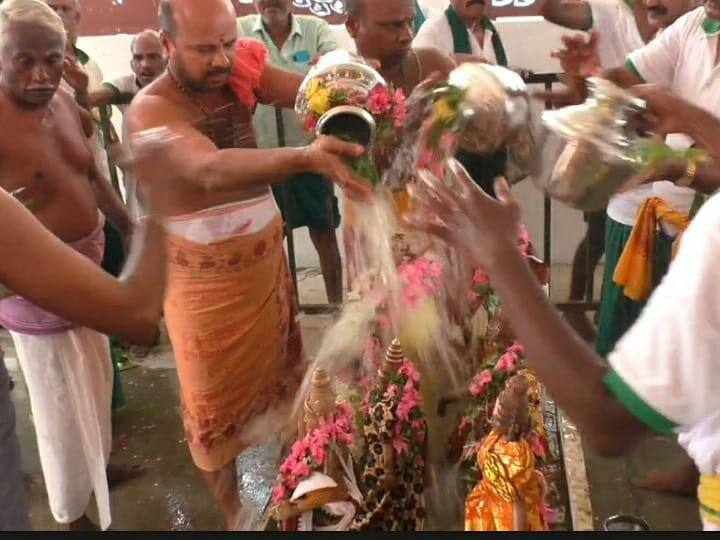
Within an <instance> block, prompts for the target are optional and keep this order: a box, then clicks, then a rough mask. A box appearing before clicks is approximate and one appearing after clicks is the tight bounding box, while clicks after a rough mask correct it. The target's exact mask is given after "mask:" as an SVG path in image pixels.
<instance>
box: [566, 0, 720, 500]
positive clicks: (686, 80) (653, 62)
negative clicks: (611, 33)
mask: <svg viewBox="0 0 720 540" xmlns="http://www.w3.org/2000/svg"><path fill="white" fill-rule="evenodd" d="M719 36H720V1H719V0H707V1H706V2H705V6H704V7H701V8H697V9H694V10H693V11H690V12H689V13H687V14H685V15H683V16H682V17H680V18H679V19H678V20H677V21H676V22H675V23H674V24H672V25H671V26H670V27H668V28H667V29H665V30H664V31H663V32H662V33H661V34H660V35H659V36H658V37H657V38H655V39H654V40H653V41H651V42H650V43H648V44H647V45H646V46H644V47H642V48H641V49H638V50H636V51H634V52H633V53H631V54H630V55H629V57H628V62H627V64H626V65H625V66H624V67H621V68H616V69H612V70H609V71H607V72H606V73H605V76H607V77H609V78H610V79H612V80H614V81H615V82H616V83H618V84H620V85H622V86H632V85H636V84H640V83H642V82H651V83H656V84H659V85H661V86H663V87H665V88H669V89H671V90H673V91H674V92H676V93H677V94H678V95H679V96H681V97H682V98H684V99H686V100H687V101H689V102H691V103H693V104H695V105H697V106H698V107H701V108H703V109H705V110H707V111H708V112H710V113H711V114H714V115H718V111H719V110H720V68H719V65H718V60H720V49H719V47H720V39H719ZM582 48H587V49H588V50H587V51H584V52H591V51H592V50H593V49H595V51H594V53H595V55H596V58H595V62H597V53H598V52H599V51H597V50H596V44H594V43H593V40H590V42H588V43H586V44H581V43H579V42H578V43H574V44H573V49H575V50H574V51H571V52H569V54H568V56H572V55H574V54H577V53H578V52H579V51H581V50H582ZM563 54H566V53H561V56H562V55H563ZM565 67H566V70H567V71H568V72H569V73H570V75H571V76H572V77H579V76H585V75H588V74H590V73H591V72H592V73H594V72H595V70H594V69H593V68H592V62H584V63H583V66H582V68H581V69H580V70H578V72H574V71H576V70H575V69H574V67H575V66H573V65H572V63H570V64H568V63H567V62H565ZM581 72H582V73H581ZM667 142H668V144H670V145H671V146H673V147H675V148H676V149H678V150H682V149H685V148H687V147H688V146H689V145H690V144H691V143H692V141H691V140H690V139H688V138H687V137H684V136H682V135H679V134H672V135H671V136H669V137H668V139H667ZM717 175H718V171H717V170H716V168H715V167H714V165H713V164H712V163H702V162H700V163H698V162H696V161H695V160H694V159H692V158H691V159H688V160H678V161H675V160H673V161H669V162H666V163H663V164H662V165H661V166H660V167H658V168H657V169H656V171H653V173H652V174H651V175H649V178H648V183H647V184H646V185H643V186H641V187H639V188H638V189H636V190H633V191H632V192H629V193H624V194H621V195H619V196H616V197H614V198H613V200H612V201H611V205H610V208H609V209H608V225H607V236H606V238H607V242H608V246H607V252H606V269H605V280H604V283H603V298H602V307H601V311H600V328H599V335H598V342H597V350H598V352H599V353H600V354H601V355H603V356H605V355H607V354H608V353H609V352H610V351H611V350H612V349H613V348H614V346H615V344H616V343H617V342H618V340H619V339H620V338H621V337H622V335H623V334H624V333H625V332H626V331H627V330H628V329H629V328H630V326H632V324H633V323H634V322H635V320H636V319H637V317H638V316H639V315H640V313H641V311H642V310H643V308H644V306H645V299H644V298H640V299H638V300H636V299H631V298H630V297H628V292H627V291H626V289H625V288H624V287H623V286H621V285H618V284H617V283H616V275H615V266H616V264H615V263H616V261H617V260H618V259H619V256H620V254H622V253H623V250H625V246H626V244H627V239H628V238H629V236H630V234H631V232H632V229H633V224H634V223H635V217H634V216H635V214H633V212H637V208H638V207H640V205H644V204H645V202H646V201H648V200H649V198H650V197H652V198H656V199H660V200H662V201H664V202H665V203H666V204H667V205H668V206H669V207H670V209H671V210H674V211H675V212H677V213H678V214H679V215H683V214H686V213H688V212H689V210H690V208H691V205H692V201H693V198H694V191H693V190H692V189H689V188H690V187H691V185H695V184H697V183H706V182H708V181H712V180H713V179H714V177H715V176H717ZM660 180H670V181H673V182H675V184H676V185H673V184H672V183H671V182H669V181H660ZM661 225H662V229H661V230H660V229H659V230H658V231H657V236H656V239H655V246H654V257H653V259H652V260H651V264H652V276H653V283H652V286H653V287H654V286H656V285H657V284H658V283H659V282H660V281H661V279H662V276H663V275H664V274H665V273H666V271H667V267H668V265H669V263H670V259H671V251H672V236H671V235H672V234H673V233H675V232H676V231H675V230H673V229H672V227H670V226H667V225H666V224H663V223H661ZM629 254H630V255H632V252H630V253H629ZM618 281H622V280H621V279H618ZM693 478H694V476H693V474H692V470H691V469H689V468H684V469H679V470H673V471H668V472H665V473H662V474H660V473H658V474H652V475H649V476H648V477H647V478H646V479H644V480H643V483H642V486H643V487H649V488H653V489H665V490H672V491H676V490H678V491H680V490H686V489H687V487H688V486H689V485H691V484H692V482H693Z"/></svg>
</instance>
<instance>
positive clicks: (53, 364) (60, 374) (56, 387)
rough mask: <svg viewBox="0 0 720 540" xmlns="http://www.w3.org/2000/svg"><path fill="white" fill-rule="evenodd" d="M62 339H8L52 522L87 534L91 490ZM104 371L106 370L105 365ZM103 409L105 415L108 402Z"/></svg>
mask: <svg viewBox="0 0 720 540" xmlns="http://www.w3.org/2000/svg"><path fill="white" fill-rule="evenodd" d="M65 334H67V333H62V334H53V335H50V336H27V335H24V334H16V333H12V338H13V343H14V344H15V349H16V351H17V356H18V361H19V362H20V367H21V368H22V370H23V375H24V376H25V383H26V384H27V388H28V393H29V395H30V407H31V410H32V415H33V421H34V424H35V433H36V435H37V444H38V452H39V454H40V465H41V467H42V472H43V477H44V479H45V488H46V490H47V494H48V502H49V504H50V510H51V512H52V515H53V517H54V518H55V521H57V522H58V523H61V524H65V525H67V526H68V528H69V529H70V530H74V529H75V528H76V526H77V528H78V530H87V527H88V526H89V525H88V522H87V519H86V518H85V511H86V509H87V506H88V503H89V502H90V497H91V495H92V492H93V486H92V481H91V479H90V474H89V472H88V464H87V460H86V459H85V455H84V454H85V453H84V451H83V448H82V446H81V441H82V434H81V431H80V428H79V426H78V423H77V421H76V416H75V414H74V410H73V405H72V398H71V397H70V396H71V390H70V387H69V384H70V381H68V380H67V379H66V375H65V372H64V370H63V367H62V365H61V362H62V360H61V358H62V357H63V356H66V355H68V354H72V353H73V349H72V340H71V338H69V337H67V336H66V335H65ZM106 369H107V370H108V371H109V369H110V365H109V364H108V365H107V366H106ZM89 390H91V389H78V391H81V392H82V391H89ZM91 401H92V400H91ZM58 404H62V407H59V406H58ZM107 406H108V416H109V413H110V411H109V399H108V404H107ZM96 529H97V528H96Z"/></svg>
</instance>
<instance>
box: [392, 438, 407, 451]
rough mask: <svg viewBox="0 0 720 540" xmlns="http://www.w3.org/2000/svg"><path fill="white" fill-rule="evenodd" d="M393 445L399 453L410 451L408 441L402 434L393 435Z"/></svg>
mask: <svg viewBox="0 0 720 540" xmlns="http://www.w3.org/2000/svg"><path fill="white" fill-rule="evenodd" d="M392 446H393V450H395V453H397V454H407V452H408V443H407V441H406V440H405V439H403V438H402V437H401V436H396V437H393V441H392Z"/></svg>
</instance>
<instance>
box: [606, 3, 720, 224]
mask: <svg viewBox="0 0 720 540" xmlns="http://www.w3.org/2000/svg"><path fill="white" fill-rule="evenodd" d="M718 34H720V23H719V22H718V21H713V20H711V19H708V18H707V17H706V15H705V9H704V8H702V7H700V8H697V9H694V10H692V11H690V12H689V13H686V14H685V15H683V16H682V17H680V18H679V19H678V20H677V21H675V22H674V23H673V24H672V25H670V26H669V27H668V28H666V29H665V30H664V31H663V32H661V33H660V34H659V35H658V36H657V37H656V38H655V39H653V40H652V41H651V42H649V43H648V44H647V45H645V46H644V47H642V48H640V49H637V50H636V51H634V52H632V53H630V55H628V59H627V62H626V66H627V67H629V68H630V69H632V70H633V71H634V72H635V73H636V74H637V75H638V76H639V77H640V78H641V79H642V80H644V81H645V82H648V83H653V84H657V85H660V86H663V87H665V88H669V89H670V90H672V91H673V92H675V93H676V94H678V95H679V96H680V97H682V98H684V99H686V100H687V101H689V102H691V103H693V104H695V105H697V106H699V107H703V108H704V109H705V110H707V111H708V112H710V113H711V114H714V115H718V113H719V111H720V68H718V66H717V65H716V62H715V56H716V50H717V40H718ZM667 143H668V144H669V145H670V146H671V147H673V148H675V149H676V150H685V149H687V148H688V147H689V146H690V143H691V141H690V140H689V139H688V138H687V137H684V136H682V135H677V134H673V135H670V136H669V137H668V139H667ZM649 197H660V198H661V199H663V200H665V201H666V202H667V203H669V204H670V205H671V206H672V207H673V208H674V209H675V210H678V211H680V212H685V213H688V212H689V211H690V208H691V207H692V204H693V200H694V198H695V191H694V190H692V189H689V188H683V187H679V186H676V185H674V184H672V183H671V182H654V183H653V184H648V185H645V186H640V187H638V188H635V189H633V190H630V191H628V192H625V193H622V194H619V195H616V196H614V197H613V199H612V200H611V201H610V205H609V206H608V216H609V217H610V218H611V219H613V220H615V221H617V222H618V223H622V224H623V225H627V226H632V225H634V223H635V218H636V216H637V212H638V209H639V207H640V205H641V204H642V203H643V201H644V200H645V199H647V198H649ZM665 232H668V233H671V234H673V233H674V231H673V230H671V229H669V228H665Z"/></svg>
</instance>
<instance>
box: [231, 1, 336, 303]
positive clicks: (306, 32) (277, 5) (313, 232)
mask: <svg viewBox="0 0 720 540" xmlns="http://www.w3.org/2000/svg"><path fill="white" fill-rule="evenodd" d="M291 8H292V1H291V0H255V9H256V10H257V15H248V16H246V17H242V18H240V19H238V32H239V34H240V35H241V36H244V37H250V38H255V39H257V40H259V41H262V42H263V43H264V44H265V47H267V49H268V52H269V53H270V55H269V59H270V62H271V63H272V64H273V65H275V66H278V67H281V68H283V69H286V70H289V71H294V72H296V73H299V74H302V75H304V74H305V73H307V71H308V69H309V66H310V62H311V61H312V60H313V59H314V58H316V57H317V56H319V55H323V54H325V53H327V52H330V51H332V50H335V49H337V48H338V45H337V42H336V41H335V38H334V37H333V34H332V31H331V30H330V26H329V25H328V24H327V23H326V22H325V21H323V20H322V19H320V18H318V17H313V16H311V15H293V14H292V12H291ZM276 110H281V109H276V108H275V107H273V106H266V105H259V106H258V108H257V111H255V118H254V125H255V134H256V136H257V143H258V147H259V148H277V147H278V146H303V145H304V144H305V143H306V142H307V139H308V135H307V133H306V132H305V130H304V129H303V127H302V123H301V122H300V119H299V118H298V117H297V115H296V114H295V113H294V112H293V111H290V110H282V120H281V125H282V128H283V137H282V138H281V137H280V133H278V118H277V117H276ZM273 194H274V195H275V200H276V202H277V203H278V205H279V206H280V209H281V210H282V213H283V217H284V218H285V221H286V223H287V224H288V225H290V226H291V227H292V228H293V229H294V228H300V227H307V228H308V230H309V232H310V239H311V240H312V243H313V245H314V246H315V249H316V251H317V252H318V256H319V258H320V268H321V270H322V275H323V279H324V280H325V291H326V292H327V297H328V301H329V302H330V303H331V304H340V303H341V302H342V261H341V259H340V250H339V249H338V244H337V237H336V236H335V229H336V228H337V227H338V225H339V224H340V211H339V209H338V203H337V198H336V197H335V195H334V194H333V188H332V184H331V183H330V182H328V181H327V180H325V179H324V178H322V177H320V176H318V175H316V174H312V173H302V174H299V175H297V176H294V177H292V178H290V179H288V180H286V181H285V182H283V183H279V184H274V185H273ZM286 194H287V195H286ZM286 198H287V200H285V199H286ZM286 205H287V206H286Z"/></svg>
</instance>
